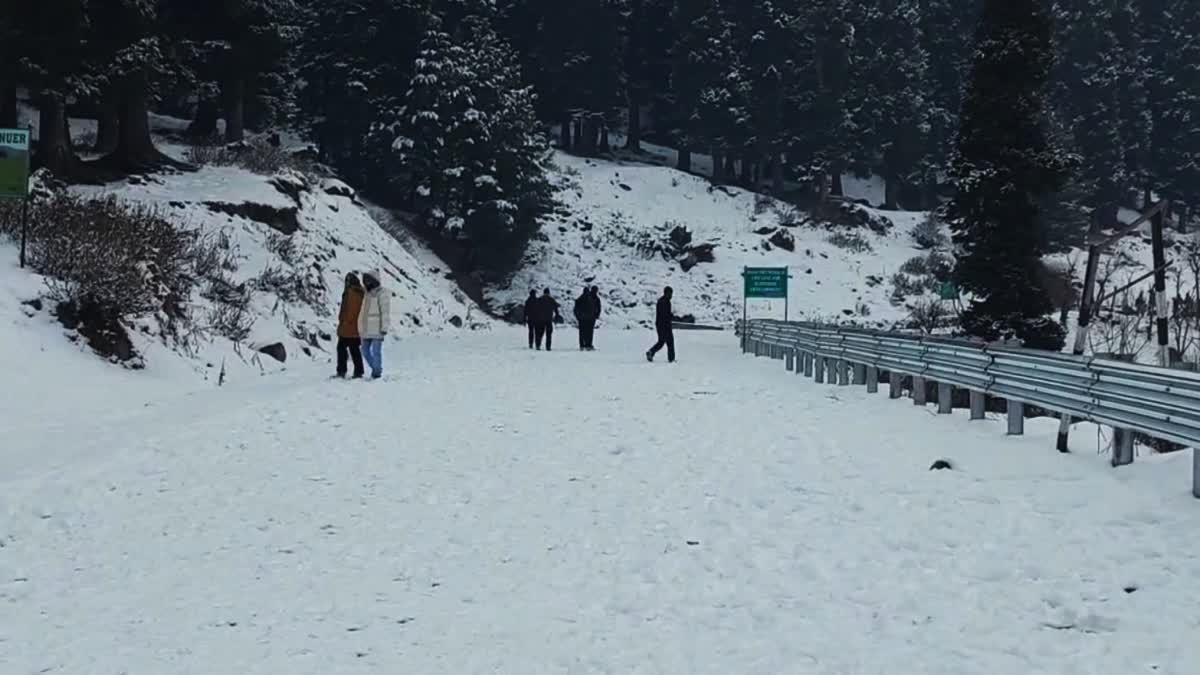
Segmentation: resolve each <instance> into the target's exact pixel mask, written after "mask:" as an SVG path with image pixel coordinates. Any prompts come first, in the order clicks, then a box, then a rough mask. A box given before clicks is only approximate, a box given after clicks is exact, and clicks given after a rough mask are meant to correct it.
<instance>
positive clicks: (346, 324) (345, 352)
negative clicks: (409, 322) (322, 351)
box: [337, 272, 391, 380]
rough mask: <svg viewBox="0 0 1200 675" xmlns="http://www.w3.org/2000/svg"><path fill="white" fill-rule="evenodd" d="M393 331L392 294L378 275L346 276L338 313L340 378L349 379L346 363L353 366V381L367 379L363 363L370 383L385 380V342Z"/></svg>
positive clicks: (353, 274) (374, 273)
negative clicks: (391, 328)
mask: <svg viewBox="0 0 1200 675" xmlns="http://www.w3.org/2000/svg"><path fill="white" fill-rule="evenodd" d="M390 327H391V293H389V292H388V291H387V289H386V288H384V287H383V283H382V281H381V276H380V274H379V272H364V273H363V275H362V280H361V281H360V280H359V278H358V274H356V273H354V272H351V273H350V274H347V275H346V287H345V289H343V291H342V305H341V308H340V309H339V310H338V329H337V336H338V341H337V377H343V378H344V377H346V370H347V366H348V365H349V364H348V363H347V361H353V362H354V373H353V375H352V377H354V378H355V379H360V378H362V377H364V375H365V373H364V368H363V361H364V360H365V361H366V365H367V366H369V367H370V368H371V379H372V380H378V379H379V378H381V377H383V340H384V338H386V337H387V334H388V330H389V328H390Z"/></svg>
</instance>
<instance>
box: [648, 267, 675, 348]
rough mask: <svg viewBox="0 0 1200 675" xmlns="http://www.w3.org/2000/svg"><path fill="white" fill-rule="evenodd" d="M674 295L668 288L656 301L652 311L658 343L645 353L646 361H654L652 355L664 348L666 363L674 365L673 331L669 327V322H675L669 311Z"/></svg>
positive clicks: (668, 287)
mask: <svg viewBox="0 0 1200 675" xmlns="http://www.w3.org/2000/svg"><path fill="white" fill-rule="evenodd" d="M674 293H675V292H674V291H673V290H671V287H670V286H667V287H666V288H665V289H663V294H662V297H661V298H659V299H658V305H657V306H656V307H655V309H654V329H655V330H656V331H658V342H656V343H655V344H654V346H653V347H651V348H650V351H648V352H646V360H647V361H654V355H655V354H657V353H658V351H659V350H660V349H662V348H663V347H664V346H665V347H666V348H667V361H669V362H670V363H675V330H674V329H673V328H672V326H671V322H672V321H674V320H675V315H674V314H673V313H672V311H671V296H672V295H674Z"/></svg>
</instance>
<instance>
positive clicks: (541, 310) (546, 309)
mask: <svg viewBox="0 0 1200 675" xmlns="http://www.w3.org/2000/svg"><path fill="white" fill-rule="evenodd" d="M534 310H535V311H534V319H535V321H536V323H535V324H534V341H535V342H536V344H537V348H538V349H541V348H542V338H543V337H544V338H546V351H550V350H551V348H552V346H553V343H554V322H555V321H561V320H562V317H561V316H559V313H558V301H557V300H555V299H554V296H552V295H550V289H549V288H547V289H546V290H545V291H542V295H541V297H539V298H538V299H537V301H536V302H535V303H534Z"/></svg>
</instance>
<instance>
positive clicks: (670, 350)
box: [646, 326, 675, 363]
mask: <svg viewBox="0 0 1200 675" xmlns="http://www.w3.org/2000/svg"><path fill="white" fill-rule="evenodd" d="M663 347H666V348H667V360H668V361H671V362H672V363H673V362H674V361H675V331H674V330H673V329H672V328H671V327H670V326H659V327H658V342H656V343H655V344H654V346H653V347H651V348H650V351H649V352H647V353H646V356H649V357H650V358H651V359H653V358H654V355H655V354H657V353H658V352H659V350H661V349H662V348H663Z"/></svg>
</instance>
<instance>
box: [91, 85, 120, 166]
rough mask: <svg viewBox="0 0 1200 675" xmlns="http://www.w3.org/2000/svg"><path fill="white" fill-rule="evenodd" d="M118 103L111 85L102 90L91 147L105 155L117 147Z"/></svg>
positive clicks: (118, 126)
mask: <svg viewBox="0 0 1200 675" xmlns="http://www.w3.org/2000/svg"><path fill="white" fill-rule="evenodd" d="M119 103H120V97H119V96H118V94H117V92H116V91H114V90H113V89H112V88H111V87H110V88H109V89H108V90H107V91H105V92H104V96H103V98H102V99H101V101H100V117H99V119H98V120H97V124H96V147H95V148H93V150H95V151H96V152H97V153H99V154H102V155H107V154H108V153H110V152H112V151H113V150H116V149H117V142H118V141H117V137H118V134H119V133H120V127H121V120H120V116H119V115H118V110H117V107H118V105H119Z"/></svg>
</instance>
